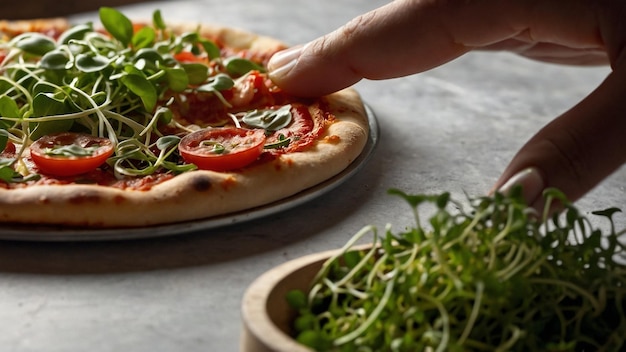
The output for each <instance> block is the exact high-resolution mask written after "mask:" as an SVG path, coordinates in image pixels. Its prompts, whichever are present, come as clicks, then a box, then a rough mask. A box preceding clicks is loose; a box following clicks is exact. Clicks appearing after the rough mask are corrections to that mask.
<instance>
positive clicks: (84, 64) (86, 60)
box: [75, 54, 110, 73]
mask: <svg viewBox="0 0 626 352" xmlns="http://www.w3.org/2000/svg"><path fill="white" fill-rule="evenodd" d="M75 64H76V68H77V69H79V70H81V71H83V72H85V73H93V72H98V71H102V70H104V69H105V68H106V67H107V66H109V64H110V61H109V59H107V58H106V57H104V56H102V55H92V54H78V55H76V62H75Z"/></svg>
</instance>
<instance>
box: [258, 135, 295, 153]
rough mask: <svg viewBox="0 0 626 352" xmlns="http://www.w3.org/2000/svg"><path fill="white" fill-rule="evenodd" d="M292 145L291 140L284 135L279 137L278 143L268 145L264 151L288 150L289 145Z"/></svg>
mask: <svg viewBox="0 0 626 352" xmlns="http://www.w3.org/2000/svg"><path fill="white" fill-rule="evenodd" d="M290 143H291V138H287V137H285V135H284V134H282V133H281V134H279V135H278V140H277V141H276V142H273V143H268V144H266V145H264V146H263V148H264V149H280V148H286V147H288V146H289V144H290Z"/></svg>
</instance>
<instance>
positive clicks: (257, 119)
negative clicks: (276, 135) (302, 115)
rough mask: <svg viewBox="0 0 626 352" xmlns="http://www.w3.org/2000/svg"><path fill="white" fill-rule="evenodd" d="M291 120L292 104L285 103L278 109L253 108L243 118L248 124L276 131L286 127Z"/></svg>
mask: <svg viewBox="0 0 626 352" xmlns="http://www.w3.org/2000/svg"><path fill="white" fill-rule="evenodd" d="M291 120H292V116H291V105H284V106H282V107H281V108H280V109H277V110H274V109H264V110H253V111H250V112H248V113H247V114H246V115H244V117H243V119H242V121H243V122H244V123H245V124H246V125H248V126H251V127H256V128H262V129H264V130H266V131H276V130H279V129H281V128H284V127H286V126H287V125H289V123H290V122H291Z"/></svg>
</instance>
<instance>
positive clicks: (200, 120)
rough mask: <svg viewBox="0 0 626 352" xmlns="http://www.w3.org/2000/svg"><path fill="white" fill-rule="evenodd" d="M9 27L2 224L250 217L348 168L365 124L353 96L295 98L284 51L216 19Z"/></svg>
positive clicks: (3, 93) (107, 12)
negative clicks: (283, 81) (282, 75)
mask: <svg viewBox="0 0 626 352" xmlns="http://www.w3.org/2000/svg"><path fill="white" fill-rule="evenodd" d="M99 15H100V22H101V24H98V25H94V24H92V23H85V24H77V25H70V24H69V23H68V22H66V21H65V20H62V19H55V20H34V21H20V22H7V21H0V150H1V151H2V152H1V154H0V221H1V222H4V223H9V222H11V223H13V222H15V223H27V224H58V225H71V226H87V227H118V226H146V225H155V224H164V223H173V222H179V221H186V220H194V219H202V218H209V217H212V216H216V215H221V214H227V213H231V212H236V211H241V210H246V209H250V208H253V207H256V206H260V205H264V204H268V203H271V202H274V201H277V200H280V199H284V198H286V197H289V196H292V195H294V194H296V193H298V192H300V191H302V190H304V189H307V188H309V187H312V186H315V185H317V184H319V183H321V182H323V181H325V180H328V179H329V178H331V177H333V176H335V175H337V174H338V173H340V172H341V171H343V170H344V169H345V168H346V167H347V166H348V165H349V164H350V163H351V162H352V161H354V160H355V159H356V158H357V157H358V156H359V154H360V153H361V151H362V150H363V148H364V146H365V143H366V140H367V137H368V133H369V131H368V121H367V115H366V113H365V110H364V106H363V103H362V101H361V99H360V97H359V95H358V94H357V93H356V92H355V91H354V90H353V89H346V90H343V91H341V92H338V93H335V94H331V95H328V96H324V97H320V98H306V99H305V98H298V97H294V96H290V95H288V94H286V93H284V92H283V91H281V89H280V88H279V87H277V86H276V85H274V84H273V82H272V81H271V80H270V79H269V78H268V76H267V73H266V69H265V66H266V63H267V61H268V60H269V58H270V57H271V55H272V54H274V53H275V52H277V51H279V50H281V49H284V48H285V45H284V44H283V43H281V42H280V41H278V40H275V39H273V38H269V37H265V36H261V35H257V34H254V33H250V32H247V31H243V30H239V29H234V28H229V27H224V26H216V25H208V24H193V25H190V24H176V23H174V24H172V23H166V22H165V21H164V20H163V18H162V17H161V13H160V11H158V10H157V11H155V12H154V14H153V18H152V20H151V21H145V22H138V21H132V20H131V19H129V18H127V17H126V16H125V15H123V14H122V13H121V12H119V11H118V10H116V9H113V8H106V7H105V8H101V9H100V11H99Z"/></svg>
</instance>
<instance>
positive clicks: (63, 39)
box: [57, 23, 93, 44]
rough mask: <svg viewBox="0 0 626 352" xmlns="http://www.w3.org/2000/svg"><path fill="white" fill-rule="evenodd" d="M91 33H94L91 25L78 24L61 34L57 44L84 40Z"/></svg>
mask: <svg viewBox="0 0 626 352" xmlns="http://www.w3.org/2000/svg"><path fill="white" fill-rule="evenodd" d="M89 32H93V26H92V24H91V23H86V24H78V25H75V26H73V27H71V28H70V29H68V30H66V31H65V32H63V33H61V35H60V36H59V39H57V42H58V43H59V44H68V43H69V42H70V41H71V40H82V39H84V37H85V35H86V34H87V33H89Z"/></svg>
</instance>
